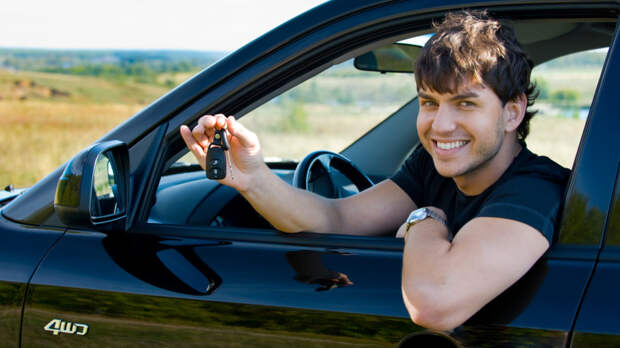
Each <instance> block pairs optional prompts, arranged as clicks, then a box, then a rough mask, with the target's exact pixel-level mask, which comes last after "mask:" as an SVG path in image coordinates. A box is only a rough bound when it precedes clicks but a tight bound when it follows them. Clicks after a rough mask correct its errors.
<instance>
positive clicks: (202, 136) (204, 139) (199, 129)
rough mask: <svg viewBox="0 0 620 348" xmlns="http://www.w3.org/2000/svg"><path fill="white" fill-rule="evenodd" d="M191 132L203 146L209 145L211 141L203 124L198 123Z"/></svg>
mask: <svg viewBox="0 0 620 348" xmlns="http://www.w3.org/2000/svg"><path fill="white" fill-rule="evenodd" d="M191 133H192V136H193V137H194V139H195V140H196V141H197V142H198V143H199V144H200V145H202V147H204V148H206V147H208V146H209V143H210V141H209V138H208V136H207V134H206V132H205V128H204V127H203V125H202V124H198V125H196V127H194V129H192V132H191Z"/></svg>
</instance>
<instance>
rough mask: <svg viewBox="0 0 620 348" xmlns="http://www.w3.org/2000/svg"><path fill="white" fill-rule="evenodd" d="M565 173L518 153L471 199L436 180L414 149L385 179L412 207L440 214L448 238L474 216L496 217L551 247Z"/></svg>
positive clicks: (429, 162)
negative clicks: (526, 228) (530, 231)
mask: <svg viewBox="0 0 620 348" xmlns="http://www.w3.org/2000/svg"><path fill="white" fill-rule="evenodd" d="M569 174H570V171H569V170H568V169H566V168H563V167H561V166H560V165H559V164H557V163H555V162H553V161H552V160H551V159H549V158H547V157H543V156H538V155H535V154H533V153H532V152H531V151H529V150H528V149H527V148H523V150H521V152H520V153H519V155H517V157H516V158H515V159H514V161H513V162H512V164H511V165H510V167H508V169H507V170H506V171H505V172H504V174H502V176H501V177H500V178H499V180H497V181H496V182H495V183H494V184H493V185H491V186H490V187H488V188H487V189H486V190H485V191H484V192H482V193H481V194H479V195H476V196H467V195H465V194H464V193H462V192H461V191H460V190H459V189H458V187H457V186H456V183H455V182H454V180H452V179H451V178H446V177H443V176H441V175H440V174H439V173H438V172H437V170H436V169H435V165H434V164H433V159H432V157H431V156H430V155H429V153H428V152H427V151H426V150H425V149H424V148H423V147H422V146H420V147H418V148H417V149H416V150H415V151H414V152H413V154H412V155H411V156H410V157H409V158H408V159H407V161H405V164H403V166H402V168H401V169H400V170H399V171H398V172H396V174H394V176H393V177H392V178H391V179H392V180H393V181H394V182H395V183H396V184H397V185H398V186H400V187H401V188H402V189H403V190H404V191H405V192H406V193H407V194H408V195H409V197H411V199H412V200H413V202H414V203H415V204H416V205H417V206H418V207H426V206H434V207H438V208H441V209H443V211H444V212H445V213H446V215H447V217H448V225H449V227H450V231H452V233H456V232H458V230H459V229H461V227H463V225H465V223H467V222H468V221H469V220H471V219H473V218H475V217H483V216H485V217H501V218H506V219H512V220H517V221H521V222H523V223H526V224H528V225H530V226H532V227H534V228H535V229H537V230H538V231H540V232H541V233H542V234H543V235H544V236H545V237H546V238H547V240H548V241H549V243H550V244H551V243H552V242H553V239H554V230H555V226H556V225H557V219H558V213H559V210H560V206H561V205H562V202H563V197H564V188H565V186H566V182H567V180H568V176H569Z"/></svg>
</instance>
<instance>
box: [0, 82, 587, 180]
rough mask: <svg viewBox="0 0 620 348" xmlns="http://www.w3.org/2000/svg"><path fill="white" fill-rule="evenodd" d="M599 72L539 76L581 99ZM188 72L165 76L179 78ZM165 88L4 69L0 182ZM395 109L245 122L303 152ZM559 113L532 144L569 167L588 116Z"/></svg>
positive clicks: (65, 155) (59, 156)
mask: <svg viewBox="0 0 620 348" xmlns="http://www.w3.org/2000/svg"><path fill="white" fill-rule="evenodd" d="M598 73H599V71H596V70H592V71H590V70H588V71H585V72H581V73H574V72H570V71H569V72H560V71H557V70H552V71H544V74H543V72H541V73H540V74H539V73H538V72H537V74H539V75H536V76H544V78H545V80H546V81H547V82H549V84H550V85H552V86H559V87H558V88H565V87H568V86H576V87H577V88H579V89H580V96H581V97H580V98H581V99H583V100H585V102H587V103H589V101H590V100H591V98H592V97H591V96H592V94H593V92H594V88H595V86H596V83H595V82H596V76H597V74H598ZM184 77H186V76H177V77H175V76H172V75H165V78H167V79H173V80H175V81H179V80H180V79H181V78H184ZM371 83H372V81H370V80H368V81H362V80H356V84H359V85H360V90H362V91H363V90H364V88H365V87H364V84H371ZM54 91H56V92H54ZM166 91H167V90H166V89H165V88H162V87H159V86H150V85H143V84H136V83H121V82H111V81H107V80H102V79H96V78H92V77H78V76H67V75H58V74H44V73H15V72H7V71H2V70H0V188H2V187H4V186H5V185H8V184H13V185H15V187H26V186H31V185H33V184H34V183H36V182H37V181H38V180H40V179H42V178H43V177H44V176H45V175H47V174H48V173H50V172H51V171H52V170H53V169H55V168H57V167H58V166H59V165H61V164H62V163H64V162H66V161H67V160H69V159H70V158H71V157H72V156H73V155H75V154H76V153H77V152H78V151H79V150H81V149H83V148H84V147H85V146H87V145H88V144H91V143H92V142H93V141H95V140H97V139H98V138H100V137H101V136H103V135H104V134H105V133H107V132H108V131H109V130H111V129H112V128H114V127H115V126H117V125H118V124H120V123H121V122H123V121H124V120H126V119H127V118H128V117H130V116H131V115H133V114H135V113H136V112H138V111H140V110H141V109H142V108H143V107H144V106H146V104H148V103H150V102H151V101H153V100H155V99H156V98H158V97H159V96H161V95H163V94H164V93H166ZM581 99H580V100H581ZM394 110H395V107H393V106H391V107H359V106H355V107H354V106H341V107H336V108H334V107H326V106H325V105H317V104H312V103H302V105H301V110H292V109H290V108H288V109H287V108H281V109H280V110H275V109H264V110H260V109H259V110H257V111H255V112H256V113H259V114H260V117H258V118H255V119H254V120H251V119H250V118H247V119H245V120H244V122H245V123H246V125H247V126H248V127H250V128H251V129H253V130H255V131H257V133H258V134H259V137H260V139H261V141H262V145H263V147H264V153H265V155H266V156H270V157H272V156H273V157H281V158H296V159H299V158H301V157H302V156H303V155H305V154H306V153H308V152H309V150H315V149H330V150H333V151H340V150H342V149H343V148H344V147H346V146H347V145H348V144H350V143H351V142H352V141H354V140H355V139H357V137H359V136H360V135H361V134H363V133H364V132H365V131H366V130H368V129H370V128H371V127H372V126H374V125H375V124H377V123H378V122H380V121H381V119H382V118H383V117H385V115H388V114H389V113H391V112H393V111H394ZM292 112H297V113H301V115H302V117H301V122H305V123H307V125H305V126H303V125H302V127H301V131H300V130H299V129H293V132H288V131H287V129H286V127H284V129H282V125H285V126H286V124H287V123H286V122H288V121H286V119H287V118H288V117H289V116H288V115H289V114H290V113H292ZM553 116H554V115H552V114H547V115H541V116H538V117H536V118H535V119H534V120H533V121H532V127H531V128H532V132H531V136H530V138H529V139H528V145H529V147H530V148H532V149H533V151H534V152H537V153H539V154H546V155H548V156H549V157H551V158H553V159H555V160H556V161H558V162H559V163H561V164H562V165H564V166H566V167H570V166H571V165H572V161H573V158H574V156H575V153H576V150H577V145H578V143H579V139H580V135H581V132H582V129H583V125H584V121H583V120H576V119H569V118H562V117H553ZM283 122H284V123H283ZM298 126H299V125H295V124H293V125H292V127H293V128H295V127H298ZM412 131H413V130H412Z"/></svg>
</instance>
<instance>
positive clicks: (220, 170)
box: [205, 128, 232, 180]
mask: <svg viewBox="0 0 620 348" xmlns="http://www.w3.org/2000/svg"><path fill="white" fill-rule="evenodd" d="M228 149H229V144H228V139H227V138H226V129H224V128H222V129H219V130H217V129H216V130H215V134H214V135H213V142H212V143H211V144H209V148H208V149H207V161H206V165H205V171H206V174H207V178H209V179H216V180H219V179H224V178H225V177H226V167H227V164H226V153H225V152H226V151H227V150H228ZM231 174H232V173H231Z"/></svg>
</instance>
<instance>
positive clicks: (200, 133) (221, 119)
mask: <svg viewBox="0 0 620 348" xmlns="http://www.w3.org/2000/svg"><path fill="white" fill-rule="evenodd" d="M222 128H226V129H227V130H228V142H229V144H230V149H229V151H230V159H231V161H230V162H231V163H228V164H227V165H228V168H229V170H227V171H226V177H225V178H224V179H222V180H219V182H220V183H222V184H225V185H228V186H232V187H234V188H236V189H237V190H239V191H242V192H243V191H245V190H247V189H248V187H250V185H251V179H252V178H253V177H256V175H255V174H256V173H257V172H259V171H261V170H264V169H267V167H266V166H265V163H264V160H263V155H262V153H261V148H260V144H259V142H258V137H257V136H256V134H254V133H253V132H251V131H249V130H248V129H247V128H245V127H244V126H243V125H242V124H241V123H239V122H237V120H235V118H234V117H233V116H228V117H226V116H224V115H222V114H218V115H215V116H213V115H205V116H202V117H201V118H200V119H199V120H198V124H197V125H196V127H194V129H192V130H191V131H190V129H189V127H187V126H185V125H183V126H181V128H180V132H181V136H182V137H183V140H184V141H185V145H187V148H188V149H190V151H192V153H193V154H194V157H196V159H197V160H198V163H200V166H201V167H202V168H203V169H205V161H206V156H207V149H208V148H209V144H211V142H213V136H214V134H215V130H216V129H222ZM231 172H232V175H231Z"/></svg>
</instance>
